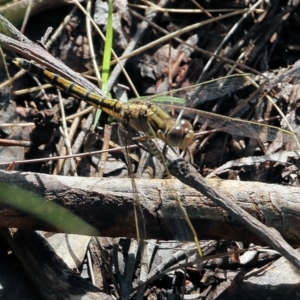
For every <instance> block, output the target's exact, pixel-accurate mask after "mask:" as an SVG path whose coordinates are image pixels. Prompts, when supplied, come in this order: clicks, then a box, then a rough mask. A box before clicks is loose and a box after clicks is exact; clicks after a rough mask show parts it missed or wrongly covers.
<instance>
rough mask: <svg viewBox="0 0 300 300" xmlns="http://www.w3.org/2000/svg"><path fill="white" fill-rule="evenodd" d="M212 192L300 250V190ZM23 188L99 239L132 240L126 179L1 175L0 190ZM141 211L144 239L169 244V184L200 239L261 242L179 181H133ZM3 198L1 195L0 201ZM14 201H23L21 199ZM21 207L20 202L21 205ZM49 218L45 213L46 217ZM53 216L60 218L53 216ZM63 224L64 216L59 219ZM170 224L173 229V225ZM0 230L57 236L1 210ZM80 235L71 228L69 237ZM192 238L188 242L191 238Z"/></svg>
mask: <svg viewBox="0 0 300 300" xmlns="http://www.w3.org/2000/svg"><path fill="white" fill-rule="evenodd" d="M208 182H209V183H210V184H211V185H212V187H213V188H216V189H218V190H219V191H220V192H221V193H222V195H223V196H224V197H227V198H229V199H231V201H232V202H235V203H236V204H238V205H239V206H240V207H241V208H243V209H244V210H245V211H247V212H248V213H249V214H251V215H252V216H254V217H255V218H256V219H258V220H259V221H260V222H262V223H263V224H265V225H267V226H269V227H274V228H276V229H277V230H278V231H279V232H280V233H281V234H282V236H283V237H284V238H285V239H286V240H287V241H288V242H289V243H290V244H292V245H293V246H299V245H300V237H299V234H298V233H299V229H298V227H300V217H299V215H300V213H299V211H300V201H299V200H298V199H299V198H300V197H299V196H300V189H299V188H296V187H287V186H280V185H271V184H264V183H259V182H239V181H231V180H226V181H225V180H209V181H208ZM1 183H6V184H7V183H9V184H10V185H11V186H12V188H14V189H15V188H16V186H18V187H22V188H23V189H24V190H25V191H26V190H27V191H31V192H34V193H36V194H38V195H40V196H41V197H43V198H44V209H46V210H47V209H48V205H47V204H48V203H49V201H51V202H55V203H58V204H60V205H61V206H63V207H65V208H67V209H68V210H70V211H72V212H74V213H75V214H76V215H78V216H79V217H80V218H82V219H84V220H85V221H87V222H88V223H89V224H91V225H93V226H94V227H95V228H96V229H98V230H99V232H100V234H101V235H102V236H110V237H117V236H126V237H136V229H135V222H134V216H133V198H132V187H131V182H130V180H129V179H98V178H84V177H63V176H53V175H45V174H36V173H18V172H4V171H0V184H1ZM136 183H137V187H138V191H139V198H140V201H141V204H142V206H143V211H144V217H145V223H146V230H147V238H155V239H174V238H178V236H176V234H175V235H174V231H176V230H174V231H173V232H172V231H170V228H174V226H176V221H177V220H178V217H179V216H180V212H179V210H178V209H177V204H176V201H175V199H174V198H172V197H171V196H172V194H170V193H169V188H170V185H169V184H170V183H171V184H172V187H174V188H175V189H176V190H177V191H178V194H179V196H180V199H181V201H182V203H183V204H184V206H185V208H186V210H187V213H188V215H189V217H190V219H191V221H192V223H193V225H194V227H195V229H196V231H197V232H198V235H199V238H201V239H233V240H243V241H252V242H261V240H260V239H259V238H258V237H257V236H256V235H254V234H253V233H252V232H251V231H249V230H247V229H246V228H245V227H244V226H243V225H241V223H240V222H239V221H238V220H237V219H233V218H232V217H231V216H229V215H228V213H227V212H226V211H224V210H223V209H222V208H221V207H219V206H217V205H216V204H214V203H213V202H212V201H211V200H209V199H208V198H207V197H205V196H203V195H202V194H201V193H199V192H197V191H196V190H194V189H192V188H189V187H187V186H186V185H184V184H182V183H181V182H179V181H178V180H172V182H169V181H168V180H155V179H153V180H147V181H146V180H142V179H137V180H136ZM2 197H3V195H0V201H1V200H2ZM16 197H18V198H20V201H22V199H25V196H24V195H18V194H16ZM24 201H25V200H24ZM50 213H53V212H51V211H49V214H50ZM55 216H56V217H59V215H58V213H57V212H55ZM62 218H63V216H62ZM174 224H175V225H174ZM0 226H4V227H15V228H26V229H36V230H38V229H39V230H46V231H57V232H59V231H60V230H59V229H57V228H54V227H53V226H51V225H49V224H46V223H44V222H43V221H42V220H38V219H36V218H35V217H33V216H31V215H29V214H24V213H22V212H18V211H16V210H15V209H13V208H11V207H8V206H7V205H6V206H5V205H0ZM79 232H80V233H81V234H83V233H84V232H82V231H81V229H80V228H72V230H71V231H70V233H79ZM191 238H192V237H191Z"/></svg>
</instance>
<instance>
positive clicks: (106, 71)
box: [93, 0, 113, 128]
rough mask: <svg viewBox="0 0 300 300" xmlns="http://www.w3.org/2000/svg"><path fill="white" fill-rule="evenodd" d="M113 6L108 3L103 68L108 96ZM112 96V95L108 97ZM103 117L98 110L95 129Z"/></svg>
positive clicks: (103, 79) (103, 88)
mask: <svg viewBox="0 0 300 300" xmlns="http://www.w3.org/2000/svg"><path fill="white" fill-rule="evenodd" d="M112 22H113V6H112V1H111V0H109V1H108V16H107V26H106V35H105V39H106V41H105V45H104V54H103V63H102V65H103V68H102V74H101V75H102V87H101V89H102V91H103V92H104V93H105V94H107V91H108V78H109V72H110V61H111V49H112V43H113V24H112ZM108 96H110V95H108ZM100 116H101V110H100V109H98V110H97V112H96V116H95V121H94V124H93V128H95V127H96V124H97V123H98V120H99V118H100Z"/></svg>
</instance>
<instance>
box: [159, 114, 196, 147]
mask: <svg viewBox="0 0 300 300" xmlns="http://www.w3.org/2000/svg"><path fill="white" fill-rule="evenodd" d="M194 136H195V132H194V130H193V127H192V124H191V123H190V122H189V121H187V120H185V119H181V120H179V121H176V122H174V123H173V125H172V126H170V127H169V129H168V130H167V131H166V133H165V138H166V141H167V143H168V144H169V145H170V146H172V147H178V148H179V149H182V150H184V149H186V148H187V147H189V146H190V144H191V143H192V141H193V139H194Z"/></svg>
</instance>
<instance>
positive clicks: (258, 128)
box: [165, 105, 300, 143]
mask: <svg viewBox="0 0 300 300" xmlns="http://www.w3.org/2000/svg"><path fill="white" fill-rule="evenodd" d="M165 107H167V108H168V109H170V110H172V109H173V110H176V111H181V110H184V114H183V117H184V118H191V119H192V120H194V119H195V117H196V116H197V119H198V121H199V122H200V123H202V124H204V123H205V124H206V126H207V127H209V128H213V129H217V130H218V131H223V132H226V133H230V134H233V135H238V136H244V137H249V138H254V139H259V140H261V141H262V142H268V141H274V140H275V139H276V140H277V141H280V142H284V143H295V142H296V141H298V142H299V141H300V139H299V137H298V136H297V135H295V134H293V133H292V132H290V131H288V130H284V129H282V128H279V127H275V126H270V125H266V124H262V123H257V122H253V121H248V120H242V119H237V118H231V117H227V116H222V115H218V114H214V113H210V112H206V111H201V110H196V109H192V108H184V109H183V108H182V107H181V106H174V105H165Z"/></svg>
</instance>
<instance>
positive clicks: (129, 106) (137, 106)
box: [13, 58, 298, 254]
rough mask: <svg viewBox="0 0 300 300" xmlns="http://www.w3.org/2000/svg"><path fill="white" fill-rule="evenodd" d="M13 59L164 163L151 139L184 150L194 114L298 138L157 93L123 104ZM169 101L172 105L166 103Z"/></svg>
mask: <svg viewBox="0 0 300 300" xmlns="http://www.w3.org/2000/svg"><path fill="white" fill-rule="evenodd" d="M13 62H14V64H15V65H17V66H18V67H20V68H22V69H24V70H26V71H28V72H29V73H30V74H32V75H33V76H36V77H37V78H39V79H40V80H41V81H44V82H46V83H50V84H51V85H53V86H55V87H57V88H59V89H61V90H63V91H65V92H66V93H68V94H70V95H72V96H74V97H76V98H79V99H83V100H84V101H86V102H87V103H88V104H90V105H92V106H94V107H96V108H99V109H101V110H102V111H104V112H106V113H107V114H109V115H111V116H113V117H114V118H116V119H118V120H120V121H122V122H123V121H124V120H126V122H127V123H128V125H129V126H130V127H132V128H133V129H134V130H135V131H136V132H137V133H138V134H139V138H138V139H139V140H140V141H143V140H147V141H148V142H149V145H150V149H151V150H150V152H151V153H152V154H153V155H154V156H155V157H157V158H158V159H159V160H160V161H161V162H163V164H164V165H166V163H165V161H164V156H163V154H162V153H161V152H160V151H159V150H158V149H157V147H156V146H155V145H154V146H152V143H151V140H152V139H154V138H158V139H160V140H161V141H162V142H163V143H165V144H166V145H168V146H169V147H171V148H179V149H181V150H185V149H187V148H188V147H189V146H190V144H191V143H192V142H193V140H194V138H195V132H194V130H193V126H192V125H191V122H190V121H189V120H188V118H190V117H191V116H193V115H196V116H197V118H198V120H199V122H202V123H205V124H206V125H207V126H208V127H211V128H216V129H218V130H220V131H224V132H227V133H231V134H234V135H239V136H247V137H250V138H255V139H260V140H262V141H272V140H274V139H275V138H280V140H281V141H283V142H291V141H292V142H293V141H294V140H295V139H296V140H297V141H298V137H296V136H295V134H293V133H291V132H290V131H287V130H283V129H280V128H278V127H274V126H270V125H264V124H261V123H257V122H253V121H245V120H242V119H236V118H231V117H226V116H221V115H218V114H214V113H210V112H205V111H200V110H196V109H190V108H186V107H185V108H183V107H182V106H181V105H176V103H178V102H180V101H178V100H179V99H178V98H176V97H166V96H162V97H161V96H156V97H152V98H151V97H150V98H151V101H150V100H149V98H142V99H136V100H132V101H130V102H128V103H123V102H121V101H119V100H117V99H113V98H111V97H108V96H102V95H99V94H96V93H93V92H91V91H88V90H86V89H85V88H83V87H81V86H79V85H78V84H76V83H74V82H70V81H68V80H66V79H64V78H63V77H61V76H59V75H57V74H54V73H52V72H50V71H48V70H47V69H45V68H42V67H40V66H38V65H36V64H33V63H31V62H29V61H27V60H25V59H22V58H15V59H14V60H13ZM168 101H170V102H171V103H172V104H166V102H168ZM161 102H164V104H161ZM174 103H175V104H174ZM169 110H175V111H176V112H179V113H178V117H177V118H173V117H172V116H171V114H170V113H169ZM133 188H134V194H137V191H136V190H137V189H136V186H135V184H134V183H133ZM134 201H135V205H134V208H135V219H136V228H137V238H138V240H143V239H144V238H145V236H146V234H145V232H144V231H145V228H144V222H143V215H142V209H141V205H140V203H139V200H138V197H136V196H134ZM178 205H179V207H180V209H181V211H182V214H183V219H184V220H185V221H186V222H187V224H188V227H189V228H190V230H191V231H192V234H193V236H194V240H195V243H196V245H197V247H198V252H199V253H200V254H201V247H200V245H199V241H198V238H197V233H196V232H195V230H194V228H193V225H192V224H191V222H190V220H189V218H188V216H187V214H186V212H185V210H184V208H183V207H182V206H181V205H180V201H178Z"/></svg>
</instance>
